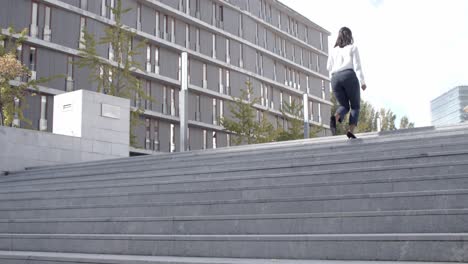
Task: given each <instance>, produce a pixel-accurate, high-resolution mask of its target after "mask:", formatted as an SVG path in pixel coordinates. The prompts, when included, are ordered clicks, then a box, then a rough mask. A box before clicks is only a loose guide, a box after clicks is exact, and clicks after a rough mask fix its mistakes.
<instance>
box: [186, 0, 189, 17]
mask: <svg viewBox="0 0 468 264" xmlns="http://www.w3.org/2000/svg"><path fill="white" fill-rule="evenodd" d="M185 13H186V14H187V15H188V14H190V0H185Z"/></svg>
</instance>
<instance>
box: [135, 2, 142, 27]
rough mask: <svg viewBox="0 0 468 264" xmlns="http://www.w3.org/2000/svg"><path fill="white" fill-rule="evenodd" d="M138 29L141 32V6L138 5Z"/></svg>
mask: <svg viewBox="0 0 468 264" xmlns="http://www.w3.org/2000/svg"><path fill="white" fill-rule="evenodd" d="M136 29H137V30H141V4H138V5H137V22H136Z"/></svg>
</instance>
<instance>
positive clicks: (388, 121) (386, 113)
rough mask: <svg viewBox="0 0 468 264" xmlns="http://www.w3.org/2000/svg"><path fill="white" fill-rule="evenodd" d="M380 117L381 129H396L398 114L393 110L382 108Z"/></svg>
mask: <svg viewBox="0 0 468 264" xmlns="http://www.w3.org/2000/svg"><path fill="white" fill-rule="evenodd" d="M379 117H380V121H381V126H380V130H381V131H389V130H396V125H395V120H396V115H395V114H394V113H393V112H392V110H390V109H385V108H381V109H380V111H379Z"/></svg>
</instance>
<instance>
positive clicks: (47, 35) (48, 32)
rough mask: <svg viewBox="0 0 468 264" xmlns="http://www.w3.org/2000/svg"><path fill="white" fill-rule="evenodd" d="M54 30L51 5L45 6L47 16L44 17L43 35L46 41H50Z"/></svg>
mask: <svg viewBox="0 0 468 264" xmlns="http://www.w3.org/2000/svg"><path fill="white" fill-rule="evenodd" d="M51 34H52V31H51V29H50V7H48V6H46V7H45V18H44V33H43V37H44V40H45V41H50V35H51Z"/></svg>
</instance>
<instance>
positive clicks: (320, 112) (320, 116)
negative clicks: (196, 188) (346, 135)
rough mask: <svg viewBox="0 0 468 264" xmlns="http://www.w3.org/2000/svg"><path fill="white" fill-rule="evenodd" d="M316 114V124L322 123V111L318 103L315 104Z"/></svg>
mask: <svg viewBox="0 0 468 264" xmlns="http://www.w3.org/2000/svg"><path fill="white" fill-rule="evenodd" d="M317 112H318V113H317V114H318V122H319V123H322V110H321V105H320V103H317Z"/></svg>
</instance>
